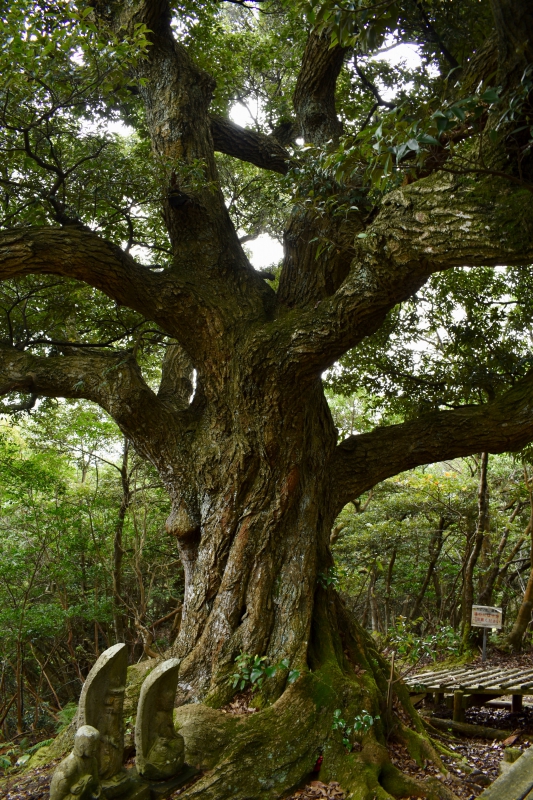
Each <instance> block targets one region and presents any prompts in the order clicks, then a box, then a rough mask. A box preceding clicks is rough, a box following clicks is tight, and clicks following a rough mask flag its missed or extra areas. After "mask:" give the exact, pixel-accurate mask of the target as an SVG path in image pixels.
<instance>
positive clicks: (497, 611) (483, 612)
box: [472, 606, 502, 628]
mask: <svg viewBox="0 0 533 800" xmlns="http://www.w3.org/2000/svg"><path fill="white" fill-rule="evenodd" d="M472 625H476V626H477V627H478V628H501V627H502V610H501V608H493V607H492V606H472Z"/></svg>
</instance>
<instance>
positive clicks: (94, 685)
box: [78, 644, 130, 798]
mask: <svg viewBox="0 0 533 800" xmlns="http://www.w3.org/2000/svg"><path fill="white" fill-rule="evenodd" d="M127 669H128V651H127V648H126V645H125V644H115V645H113V647H109V648H108V649H107V650H105V651H104V652H103V653H102V655H101V656H100V658H99V659H98V661H97V662H96V664H95V665H94V667H93V668H92V669H91V671H90V672H89V675H88V676H87V680H86V681H85V683H84V684H83V688H82V690H81V696H80V704H79V708H78V728H80V727H81V726H83V725H92V726H93V727H94V728H96V729H97V731H98V732H99V734H100V748H99V754H98V755H99V758H98V763H99V775H100V780H101V782H102V790H103V792H104V794H105V796H106V797H107V798H113V797H119V796H120V795H122V794H124V793H125V792H126V791H127V790H128V788H129V786H130V778H129V776H128V775H127V773H126V771H125V769H124V767H123V766H122V757H123V753H124V723H123V718H122V716H123V715H122V709H123V705H124V691H125V687H126V673H127Z"/></svg>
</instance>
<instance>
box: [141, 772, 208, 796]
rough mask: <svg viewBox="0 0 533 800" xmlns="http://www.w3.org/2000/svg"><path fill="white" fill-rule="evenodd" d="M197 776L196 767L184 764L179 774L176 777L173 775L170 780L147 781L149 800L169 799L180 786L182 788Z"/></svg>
mask: <svg viewBox="0 0 533 800" xmlns="http://www.w3.org/2000/svg"><path fill="white" fill-rule="evenodd" d="M197 774H198V770H197V769H196V767H188V766H187V765H186V764H184V766H183V769H182V770H181V772H178V774H177V775H173V776H172V778H168V780H166V781H148V786H149V787H150V800H164V798H165V797H169V796H170V795H171V794H172V792H175V791H176V789H179V788H180V786H183V785H184V784H185V783H187V781H190V779H191V778H193V777H194V776H195V775H197Z"/></svg>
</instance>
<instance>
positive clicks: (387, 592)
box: [385, 548, 396, 633]
mask: <svg viewBox="0 0 533 800" xmlns="http://www.w3.org/2000/svg"><path fill="white" fill-rule="evenodd" d="M395 561H396V548H394V550H393V551H392V555H391V557H390V561H389V567H388V569H387V584H386V587H385V633H386V632H387V631H388V630H389V625H390V600H391V589H392V572H393V570H394V562H395Z"/></svg>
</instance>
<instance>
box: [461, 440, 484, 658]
mask: <svg viewBox="0 0 533 800" xmlns="http://www.w3.org/2000/svg"><path fill="white" fill-rule="evenodd" d="M488 463H489V454H488V453H482V455H481V465H480V475H479V492H478V517H477V525H476V532H475V536H474V541H473V545H472V549H471V551H470V555H469V557H468V561H467V563H466V567H465V575H464V581H463V634H462V645H461V648H462V650H463V651H464V650H466V649H467V648H468V646H469V644H470V632H471V630H472V625H471V618H472V605H473V604H474V569H475V567H476V564H477V560H478V558H479V554H480V552H481V547H482V544H483V538H484V536H485V533H486V531H487V530H488V526H489V490H488V484H487V471H488Z"/></svg>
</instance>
